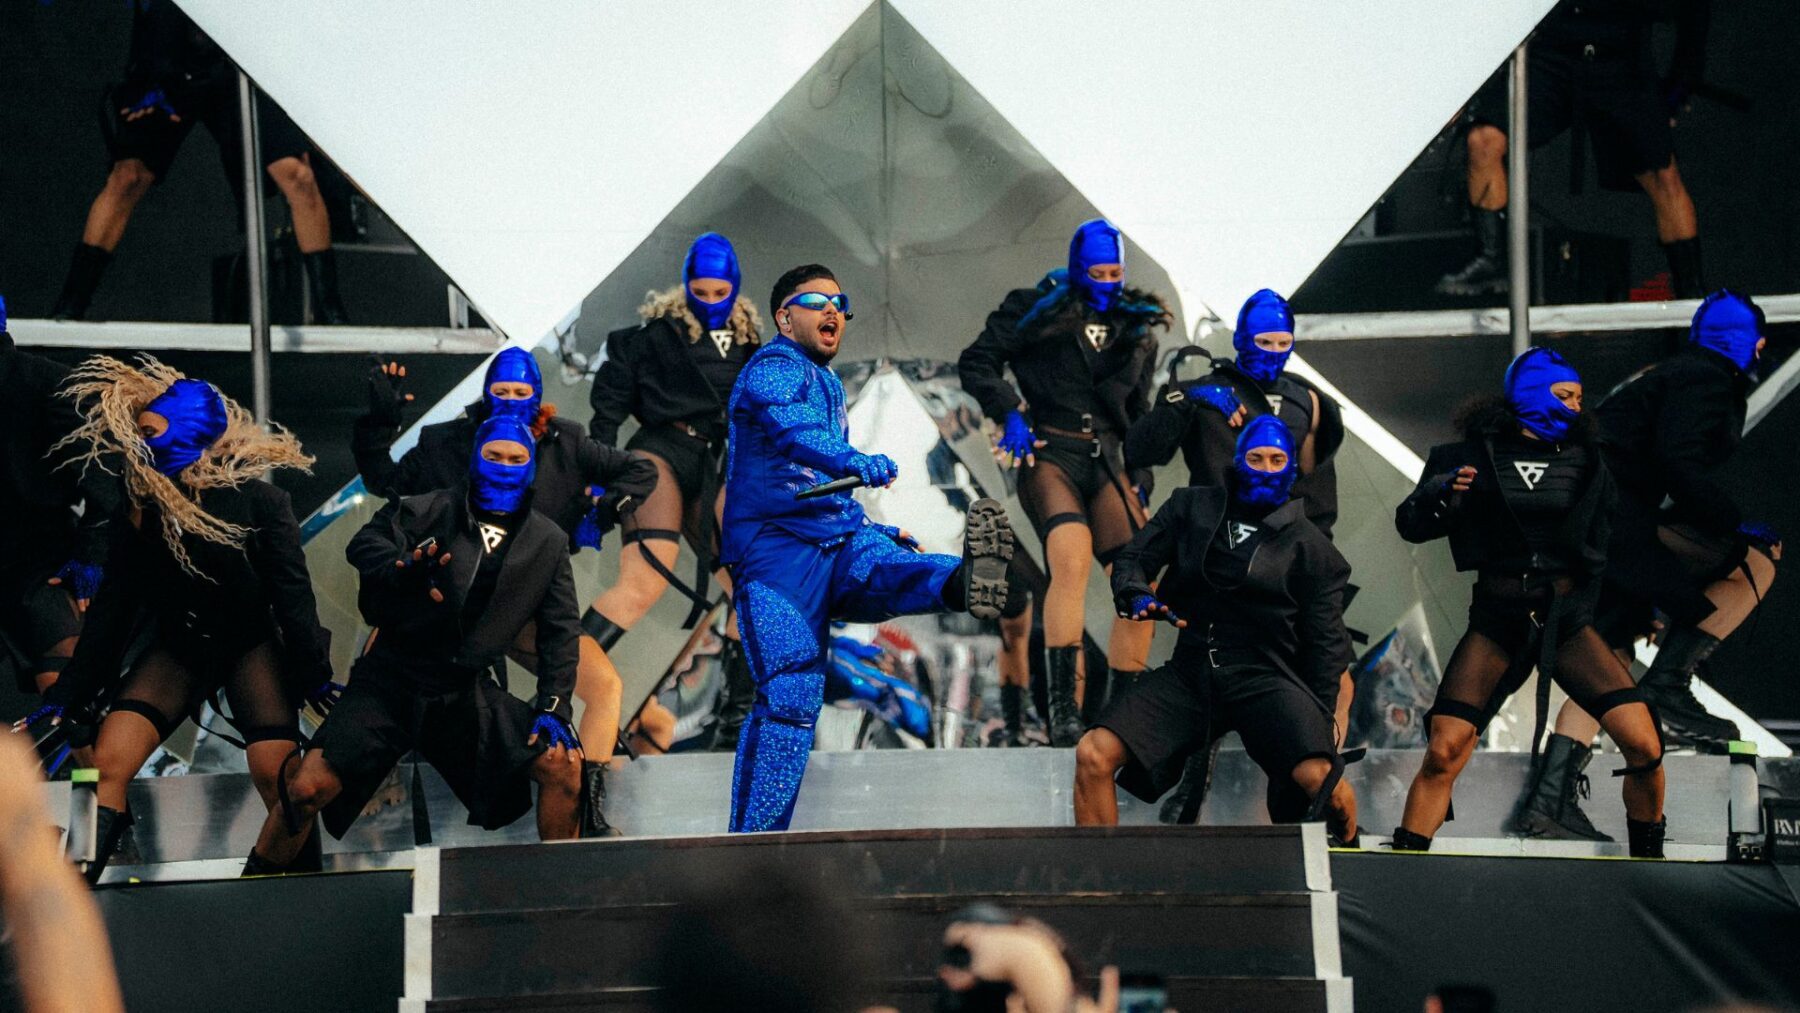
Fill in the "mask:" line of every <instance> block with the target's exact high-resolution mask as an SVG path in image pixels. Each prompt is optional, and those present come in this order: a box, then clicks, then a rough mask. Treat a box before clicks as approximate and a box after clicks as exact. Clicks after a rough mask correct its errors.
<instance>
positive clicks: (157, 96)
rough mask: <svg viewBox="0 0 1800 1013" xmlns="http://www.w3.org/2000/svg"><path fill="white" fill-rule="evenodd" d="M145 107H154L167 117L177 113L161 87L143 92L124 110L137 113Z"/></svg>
mask: <svg viewBox="0 0 1800 1013" xmlns="http://www.w3.org/2000/svg"><path fill="white" fill-rule="evenodd" d="M146 109H155V110H156V111H158V112H160V113H162V114H163V115H164V116H168V117H174V116H176V115H178V114H177V113H176V112H175V107H174V106H172V105H170V104H169V96H168V95H167V94H165V93H164V92H163V90H162V89H161V88H152V89H150V90H149V91H147V92H145V93H144V97H143V98H140V99H138V100H137V102H136V103H134V104H132V105H131V106H128V107H127V108H126V110H125V112H127V113H139V112H143V111H145V110H146Z"/></svg>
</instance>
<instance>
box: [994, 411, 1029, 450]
mask: <svg viewBox="0 0 1800 1013" xmlns="http://www.w3.org/2000/svg"><path fill="white" fill-rule="evenodd" d="M994 446H996V447H998V448H999V449H1000V452H1001V453H1003V454H1007V455H1009V456H1012V457H1015V458H1018V459H1020V460H1024V459H1025V458H1027V457H1031V456H1033V455H1035V454H1036V453H1037V434H1036V433H1034V432H1032V431H1031V421H1030V420H1029V419H1027V418H1026V417H1025V413H1024V412H1021V411H1019V410H1018V409H1017V408H1015V409H1013V410H1012V411H1009V412H1007V413H1006V431H1005V432H1003V433H1001V434H1000V441H999V442H998V443H996V444H994Z"/></svg>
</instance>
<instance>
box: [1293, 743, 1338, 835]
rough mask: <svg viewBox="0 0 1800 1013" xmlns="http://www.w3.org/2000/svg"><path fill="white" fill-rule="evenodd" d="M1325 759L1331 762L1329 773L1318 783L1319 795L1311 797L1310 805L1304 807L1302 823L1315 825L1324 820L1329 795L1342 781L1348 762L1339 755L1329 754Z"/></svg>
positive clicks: (1329, 802)
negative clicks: (1304, 812)
mask: <svg viewBox="0 0 1800 1013" xmlns="http://www.w3.org/2000/svg"><path fill="white" fill-rule="evenodd" d="M1327 758H1328V759H1330V760H1331V772H1330V773H1328V774H1326V775H1325V780H1323V781H1321V782H1320V783H1319V793H1318V794H1316V795H1314V796H1313V797H1312V804H1311V805H1309V806H1307V807H1306V816H1305V817H1304V818H1303V819H1302V820H1301V822H1302V823H1316V822H1318V821H1319V820H1320V819H1322V818H1324V816H1325V807H1326V806H1328V805H1330V804H1331V793H1332V792H1334V791H1337V786H1338V782H1339V781H1342V780H1343V779H1344V765H1345V764H1346V763H1348V762H1349V761H1347V760H1345V759H1344V757H1343V754H1341V753H1331V754H1329V756H1328V757H1327ZM1308 759H1311V757H1308Z"/></svg>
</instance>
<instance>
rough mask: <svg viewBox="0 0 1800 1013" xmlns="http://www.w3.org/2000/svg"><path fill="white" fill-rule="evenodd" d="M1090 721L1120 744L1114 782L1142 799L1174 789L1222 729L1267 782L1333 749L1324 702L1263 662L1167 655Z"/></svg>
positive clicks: (1152, 798)
mask: <svg viewBox="0 0 1800 1013" xmlns="http://www.w3.org/2000/svg"><path fill="white" fill-rule="evenodd" d="M1095 725H1096V726H1097V727H1100V728H1105V729H1107V730H1108V731H1110V732H1112V733H1113V734H1114V735H1117V736H1118V737H1119V739H1120V741H1122V742H1124V743H1125V749H1126V751H1127V752H1128V753H1130V759H1129V760H1128V761H1127V762H1126V764H1125V767H1124V769H1122V770H1120V771H1119V787H1121V788H1124V789H1125V790H1126V791H1128V792H1130V793H1131V794H1133V795H1135V796H1137V797H1138V798H1140V799H1142V800H1144V801H1145V802H1155V801H1156V800H1157V799H1159V798H1161V797H1162V796H1163V795H1164V794H1166V793H1167V792H1168V790H1169V789H1170V788H1173V787H1175V785H1176V784H1177V783H1179V782H1180V781H1181V771H1182V766H1183V765H1184V764H1185V763H1186V762H1187V758H1188V757H1189V756H1191V755H1193V754H1194V753H1197V752H1199V751H1201V750H1203V749H1208V748H1210V747H1211V743H1212V738H1213V736H1214V735H1223V734H1224V733H1226V732H1228V731H1233V730H1235V731H1236V732H1237V733H1238V736H1239V737H1240V738H1242V739H1243V740H1244V750H1245V751H1246V752H1248V753H1249V754H1250V758H1251V759H1252V760H1254V761H1256V765H1257V766H1258V767H1261V768H1262V770H1263V773H1265V774H1267V775H1268V777H1269V780H1270V781H1271V782H1280V781H1285V780H1288V779H1289V775H1290V773H1291V772H1292V771H1293V769H1294V767H1295V766H1297V765H1298V764H1299V763H1300V761H1302V760H1306V759H1310V758H1312V757H1315V756H1323V757H1332V756H1336V755H1337V739H1336V736H1335V735H1334V734H1333V729H1332V714H1331V710H1330V701H1323V700H1320V699H1319V698H1318V697H1317V696H1315V695H1314V694H1313V693H1312V691H1311V690H1309V689H1307V688H1306V687H1305V686H1302V685H1301V684H1300V683H1299V682H1297V681H1295V680H1294V679H1292V678H1290V677H1288V676H1286V675H1284V674H1282V673H1281V672H1278V671H1276V670H1275V669H1273V668H1271V667H1269V666H1268V665H1266V664H1257V663H1246V664H1236V665H1222V666H1220V667H1218V668H1210V667H1209V666H1207V665H1206V664H1205V663H1204V662H1202V663H1200V664H1192V663H1186V662H1183V661H1171V662H1169V663H1168V664H1166V665H1163V666H1162V667H1161V668H1158V669H1155V670H1154V671H1150V672H1146V673H1144V674H1143V675H1141V676H1139V677H1138V680H1137V685H1135V686H1133V687H1132V688H1131V690H1130V691H1129V692H1127V693H1123V694H1120V695H1118V696H1115V697H1114V698H1113V701H1112V703H1110V704H1109V705H1108V706H1107V708H1106V710H1105V711H1104V712H1103V713H1101V715H1100V719H1099V720H1098V721H1096V722H1095Z"/></svg>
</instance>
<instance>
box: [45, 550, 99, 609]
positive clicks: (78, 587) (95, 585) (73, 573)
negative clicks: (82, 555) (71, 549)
mask: <svg viewBox="0 0 1800 1013" xmlns="http://www.w3.org/2000/svg"><path fill="white" fill-rule="evenodd" d="M105 576H106V568H105V567H103V566H100V565H99V564H97V563H84V562H82V561H81V560H79V559H71V560H69V561H68V562H66V563H64V564H63V565H62V569H60V570H58V571H56V576H54V577H52V578H50V579H51V580H53V581H55V582H56V583H57V584H59V585H61V586H62V587H63V588H64V589H65V590H67V591H68V592H69V593H70V594H72V595H74V596H75V597H76V599H78V600H80V601H92V600H93V597H94V595H95V593H96V592H98V591H99V590H100V581H101V580H102V579H104V578H105Z"/></svg>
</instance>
